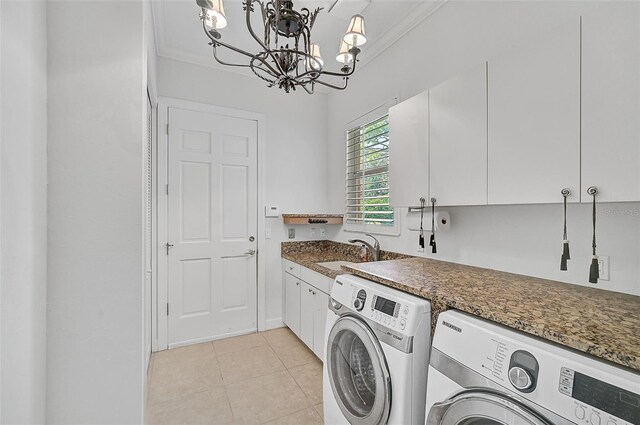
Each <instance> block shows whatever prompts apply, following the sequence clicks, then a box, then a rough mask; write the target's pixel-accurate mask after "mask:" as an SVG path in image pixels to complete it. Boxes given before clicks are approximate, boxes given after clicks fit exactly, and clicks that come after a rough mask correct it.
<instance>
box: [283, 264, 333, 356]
mask: <svg viewBox="0 0 640 425" xmlns="http://www.w3.org/2000/svg"><path fill="white" fill-rule="evenodd" d="M283 264H284V265H283V271H284V273H283V275H284V323H285V325H287V326H288V327H289V328H290V329H291V330H292V331H293V332H294V333H295V334H296V335H297V336H298V338H300V339H301V340H302V342H304V343H305V344H306V345H307V347H309V349H311V350H312V351H313V352H314V353H315V355H316V356H318V357H319V358H320V359H321V360H324V334H325V328H324V327H325V321H326V319H327V308H328V305H329V294H327V293H326V292H324V291H325V290H329V288H330V286H331V282H332V279H331V278H329V277H326V276H323V275H320V274H319V273H316V272H314V271H312V270H309V269H307V268H305V267H300V268H299V269H297V270H296V269H295V268H294V269H291V264H292V263H291V262H290V261H287V260H284V262H283ZM289 269H291V271H293V272H294V273H299V274H300V275H302V276H307V277H309V276H312V277H313V279H310V280H313V282H312V283H313V284H311V283H309V282H305V281H304V280H302V279H300V278H299V277H298V276H295V275H293V274H291V273H290V272H289ZM315 275H318V276H319V277H318V276H315ZM319 287H321V288H322V289H319Z"/></svg>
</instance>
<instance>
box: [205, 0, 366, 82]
mask: <svg viewBox="0 0 640 425" xmlns="http://www.w3.org/2000/svg"><path fill="white" fill-rule="evenodd" d="M196 3H197V5H198V6H199V7H200V8H201V9H202V12H201V13H200V19H201V20H202V28H203V30H204V32H205V34H206V35H207V37H208V38H209V40H210V41H209V45H210V46H212V47H213V57H214V58H215V60H216V61H217V62H218V63H220V64H222V65H227V66H234V67H243V68H250V69H251V71H253V73H254V74H255V75H257V76H258V77H260V78H261V79H263V80H264V81H266V82H267V84H268V86H269V87H274V86H277V87H279V88H281V89H283V90H284V91H285V92H287V93H289V92H290V91H291V90H295V89H296V87H298V86H300V87H302V88H303V89H304V90H305V91H306V92H307V93H309V94H312V93H313V92H314V87H315V85H316V84H320V85H323V86H326V87H330V88H332V89H337V90H344V89H345V88H347V84H348V81H349V76H351V75H352V74H353V73H354V72H355V68H356V62H358V54H359V53H360V49H359V48H358V46H362V45H363V44H364V43H365V42H366V41H367V38H366V36H365V33H364V18H363V17H362V16H361V15H354V16H353V17H352V18H351V21H350V23H349V27H348V28H347V32H346V34H345V35H344V37H343V38H342V39H341V40H340V48H339V50H338V55H337V56H336V60H337V61H338V62H339V63H340V64H342V68H341V69H340V71H339V72H332V71H327V70H325V69H324V61H323V60H322V56H321V55H320V46H318V45H317V44H314V43H312V42H311V30H312V29H313V25H314V23H315V21H316V18H317V17H318V13H320V11H321V10H322V8H317V9H315V10H314V11H313V12H311V11H310V10H309V9H307V8H302V9H300V11H299V12H298V11H296V10H295V9H294V8H293V1H287V0H271V1H266V0H265V1H263V0H244V1H243V3H242V6H243V10H244V11H245V15H246V24H247V29H248V30H249V34H250V35H251V36H252V37H253V39H254V40H255V41H256V42H257V44H258V47H259V51H258V52H257V53H249V52H246V51H244V50H242V49H239V48H237V47H234V46H232V45H230V44H227V43H226V42H224V41H222V34H221V33H220V30H221V29H223V28H224V27H226V26H227V18H226V16H225V13H224V4H223V0H196ZM257 7H259V8H260V13H261V15H262V28H260V30H261V31H260V32H261V33H262V38H260V37H259V36H258V35H257V34H256V32H255V31H254V30H253V27H252V25H251V14H252V13H253V12H254V11H255V9H256V8H257ZM220 48H224V49H227V50H228V51H231V52H234V53H235V54H238V55H241V56H243V57H244V58H243V59H244V62H243V63H232V62H229V61H227V60H226V59H225V60H223V59H221V58H220V57H219V53H218V50H219V49H220ZM220 50H223V49H220ZM326 77H330V78H331V77H339V78H342V84H341V85H338V84H332V83H329V82H327V81H326V80H324V81H323V78H326Z"/></svg>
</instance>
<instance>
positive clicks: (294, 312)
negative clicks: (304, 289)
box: [284, 273, 301, 336]
mask: <svg viewBox="0 0 640 425" xmlns="http://www.w3.org/2000/svg"><path fill="white" fill-rule="evenodd" d="M300 287H301V284H300V280H299V279H298V278H297V277H295V276H292V275H290V274H289V273H285V274H284V323H285V325H287V326H288V327H289V329H291V330H292V331H293V333H295V334H296V335H298V336H300V290H301V288H300Z"/></svg>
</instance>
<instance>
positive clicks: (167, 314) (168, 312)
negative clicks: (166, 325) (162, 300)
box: [167, 303, 169, 316]
mask: <svg viewBox="0 0 640 425" xmlns="http://www.w3.org/2000/svg"><path fill="white" fill-rule="evenodd" d="M168 315H169V303H167V316H168Z"/></svg>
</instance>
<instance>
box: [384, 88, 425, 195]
mask: <svg viewBox="0 0 640 425" xmlns="http://www.w3.org/2000/svg"><path fill="white" fill-rule="evenodd" d="M389 140H390V141H389V196H390V203H391V205H393V206H394V207H410V206H416V205H418V206H419V205H420V198H421V197H422V198H425V200H426V201H427V202H429V93H428V92H424V93H421V94H419V95H417V96H414V97H412V98H410V99H407V100H405V101H404V102H402V103H399V104H397V105H395V106H393V107H391V108H389Z"/></svg>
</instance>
